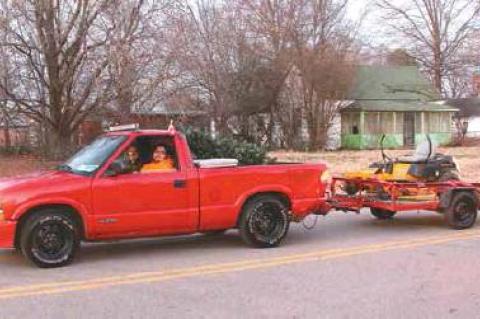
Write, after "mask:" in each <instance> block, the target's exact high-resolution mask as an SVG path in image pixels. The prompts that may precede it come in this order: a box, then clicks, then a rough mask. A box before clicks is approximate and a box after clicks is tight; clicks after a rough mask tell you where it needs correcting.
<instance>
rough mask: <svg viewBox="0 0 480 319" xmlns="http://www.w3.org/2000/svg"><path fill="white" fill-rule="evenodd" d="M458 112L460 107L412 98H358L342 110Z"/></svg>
mask: <svg viewBox="0 0 480 319" xmlns="http://www.w3.org/2000/svg"><path fill="white" fill-rule="evenodd" d="M362 111H363V112H458V109H457V108H455V107H453V106H451V105H447V104H445V103H443V102H422V101H411V100H405V101H401V100H357V101H355V102H352V103H351V104H349V105H348V106H347V107H345V108H344V109H342V110H341V112H342V113H343V112H362Z"/></svg>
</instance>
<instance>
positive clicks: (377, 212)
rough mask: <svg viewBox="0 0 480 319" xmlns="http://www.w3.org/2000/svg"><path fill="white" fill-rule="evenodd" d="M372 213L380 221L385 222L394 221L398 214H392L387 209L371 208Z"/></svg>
mask: <svg viewBox="0 0 480 319" xmlns="http://www.w3.org/2000/svg"><path fill="white" fill-rule="evenodd" d="M370 213H371V214H372V215H373V216H375V217H376V218H378V219H382V220H385V219H392V218H393V216H395V214H396V213H397V212H392V211H390V210H386V209H381V208H375V207H371V208H370Z"/></svg>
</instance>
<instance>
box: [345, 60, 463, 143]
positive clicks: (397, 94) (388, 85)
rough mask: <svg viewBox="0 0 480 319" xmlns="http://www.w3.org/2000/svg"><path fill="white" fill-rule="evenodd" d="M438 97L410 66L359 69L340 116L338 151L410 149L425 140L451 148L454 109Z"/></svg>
mask: <svg viewBox="0 0 480 319" xmlns="http://www.w3.org/2000/svg"><path fill="white" fill-rule="evenodd" d="M440 99H441V97H440V95H439V94H438V93H437V92H436V91H435V89H434V88H433V86H432V85H431V84H430V83H429V82H428V81H427V80H426V79H425V78H424V77H423V76H422V75H421V74H420V72H419V71H418V69H417V68H416V67H415V66H360V67H358V68H357V70H356V76H355V81H354V85H353V88H352V90H351V92H350V94H349V100H351V101H352V103H350V104H349V105H348V106H347V107H345V108H344V109H342V111H341V126H342V130H341V132H342V133H341V146H342V148H346V149H374V148H378V146H379V140H380V138H381V136H382V135H383V134H385V135H386V138H385V142H384V144H385V146H386V147H388V148H401V147H404V146H413V145H415V144H416V143H417V142H418V141H421V140H423V139H424V138H425V134H429V135H430V137H431V138H432V140H433V141H435V142H436V143H437V144H439V145H445V144H448V143H450V141H451V138H452V132H451V130H452V116H453V115H454V113H455V112H456V111H458V110H457V109H455V108H453V107H451V106H449V105H445V104H444V103H443V102H441V101H440Z"/></svg>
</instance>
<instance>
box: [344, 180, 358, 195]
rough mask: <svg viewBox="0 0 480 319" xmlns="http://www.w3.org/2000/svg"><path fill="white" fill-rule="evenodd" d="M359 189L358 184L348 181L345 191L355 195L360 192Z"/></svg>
mask: <svg viewBox="0 0 480 319" xmlns="http://www.w3.org/2000/svg"><path fill="white" fill-rule="evenodd" d="M358 191H359V189H358V185H357V184H355V183H352V182H346V183H345V193H347V195H350V196H353V195H355V194H356V193H358Z"/></svg>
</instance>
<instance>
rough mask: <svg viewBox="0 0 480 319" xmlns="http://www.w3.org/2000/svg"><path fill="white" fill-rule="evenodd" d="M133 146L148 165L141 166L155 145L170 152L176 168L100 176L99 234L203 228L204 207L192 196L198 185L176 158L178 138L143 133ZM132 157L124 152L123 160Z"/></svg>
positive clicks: (96, 187) (96, 198)
mask: <svg viewBox="0 0 480 319" xmlns="http://www.w3.org/2000/svg"><path fill="white" fill-rule="evenodd" d="M132 145H134V147H135V148H137V149H138V152H139V154H140V157H139V161H140V162H141V163H142V164H143V165H140V167H141V166H144V167H145V166H146V164H147V163H151V162H152V161H153V159H152V156H153V155H152V154H153V152H154V150H155V148H156V147H157V146H158V145H162V146H164V148H165V149H168V150H169V151H168V152H169V153H170V154H169V157H170V158H171V159H172V162H173V163H174V168H173V169H168V168H163V169H158V170H148V171H144V170H141V171H132V172H127V173H125V174H119V175H116V176H107V174H103V175H101V176H98V177H97V178H96V179H95V180H94V182H93V185H92V187H93V189H92V194H93V198H92V203H93V211H94V214H95V217H94V218H95V225H96V233H97V236H98V237H115V236H122V237H123V236H141V235H145V236H148V235H157V234H169V233H172V234H173V233H180V232H192V231H194V230H195V229H196V228H197V226H198V206H197V205H195V203H194V199H193V198H191V195H190V194H191V192H190V191H189V190H191V189H190V186H192V185H189V184H192V183H191V181H190V182H189V181H188V179H187V177H188V176H187V170H186V169H185V168H184V167H181V165H180V163H179V161H178V160H177V158H176V157H177V153H176V151H175V149H176V145H175V139H174V138H173V137H172V136H142V137H138V138H137V139H136V140H135V141H134V142H133V143H132V144H131V145H130V146H132ZM130 146H129V147H127V148H126V150H128V149H129V148H130ZM126 155H128V154H126V153H125V152H123V153H122V154H121V155H120V157H121V158H119V159H118V160H123V159H124V158H125V157H126ZM122 157H123V158H122ZM116 160H117V159H116ZM150 166H151V165H150Z"/></svg>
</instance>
